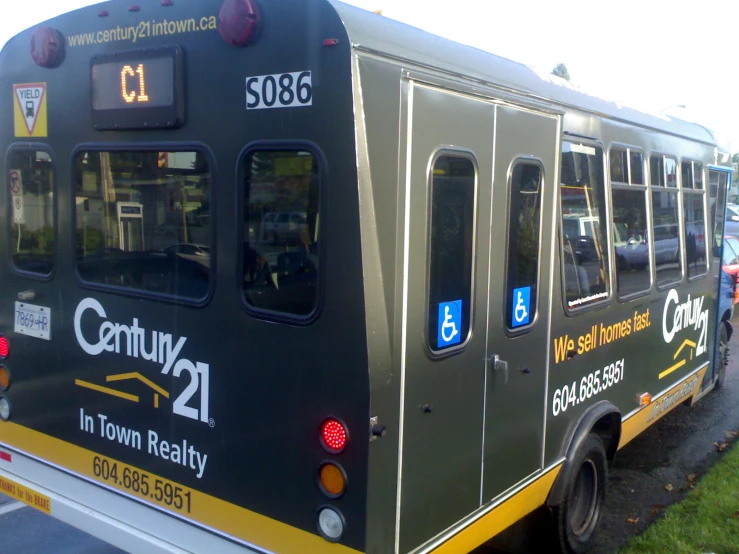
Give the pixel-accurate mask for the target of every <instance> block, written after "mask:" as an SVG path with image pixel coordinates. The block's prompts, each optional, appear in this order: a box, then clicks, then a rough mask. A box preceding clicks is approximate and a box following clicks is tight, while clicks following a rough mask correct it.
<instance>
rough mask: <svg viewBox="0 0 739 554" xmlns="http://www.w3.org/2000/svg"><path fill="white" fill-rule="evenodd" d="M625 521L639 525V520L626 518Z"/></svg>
mask: <svg viewBox="0 0 739 554" xmlns="http://www.w3.org/2000/svg"><path fill="white" fill-rule="evenodd" d="M626 521H627V522H629V523H639V518H638V517H637V518H633V517H627V518H626Z"/></svg>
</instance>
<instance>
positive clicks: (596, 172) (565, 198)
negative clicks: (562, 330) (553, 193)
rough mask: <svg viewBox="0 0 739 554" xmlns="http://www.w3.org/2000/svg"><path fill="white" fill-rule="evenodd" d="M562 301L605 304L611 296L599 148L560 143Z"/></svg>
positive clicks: (576, 304) (577, 304) (574, 305)
mask: <svg viewBox="0 0 739 554" xmlns="http://www.w3.org/2000/svg"><path fill="white" fill-rule="evenodd" d="M560 199H561V204H560V214H561V217H562V229H563V236H562V260H563V276H564V286H565V302H566V305H567V307H568V308H570V309H575V308H579V307H582V306H589V305H591V304H594V303H596V302H598V301H601V300H606V299H607V298H608V296H609V293H610V283H609V279H608V272H609V256H608V241H607V238H606V226H605V225H600V222H601V221H604V222H605V221H606V203H605V180H604V168H603V150H602V149H601V148H600V147H599V146H590V145H585V144H579V143H574V142H564V143H563V144H562V176H561V179H560Z"/></svg>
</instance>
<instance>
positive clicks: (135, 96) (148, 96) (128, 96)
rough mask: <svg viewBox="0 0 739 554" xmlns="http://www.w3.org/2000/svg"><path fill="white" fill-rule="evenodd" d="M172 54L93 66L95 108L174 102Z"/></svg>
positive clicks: (93, 99) (134, 106) (142, 105)
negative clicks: (165, 56) (164, 56)
mask: <svg viewBox="0 0 739 554" xmlns="http://www.w3.org/2000/svg"><path fill="white" fill-rule="evenodd" d="M173 70H174V68H173V67H172V58H169V57H167V58H151V59H148V60H144V59H142V60H131V61H128V62H110V63H101V64H97V65H93V66H92V108H93V109H94V110H116V109H132V108H133V109H138V108H150V107H151V108H154V107H160V106H171V105H172V104H173V103H174V80H173V73H174V71H173Z"/></svg>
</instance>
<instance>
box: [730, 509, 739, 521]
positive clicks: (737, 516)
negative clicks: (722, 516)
mask: <svg viewBox="0 0 739 554" xmlns="http://www.w3.org/2000/svg"><path fill="white" fill-rule="evenodd" d="M731 517H734V518H737V519H739V510H737V511H736V512H734V515H733V516H731Z"/></svg>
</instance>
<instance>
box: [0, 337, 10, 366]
mask: <svg viewBox="0 0 739 554" xmlns="http://www.w3.org/2000/svg"><path fill="white" fill-rule="evenodd" d="M8 354H10V345H9V344H8V339H7V338H5V337H3V336H2V335H0V359H3V360H4V359H5V358H7V357H8Z"/></svg>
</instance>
